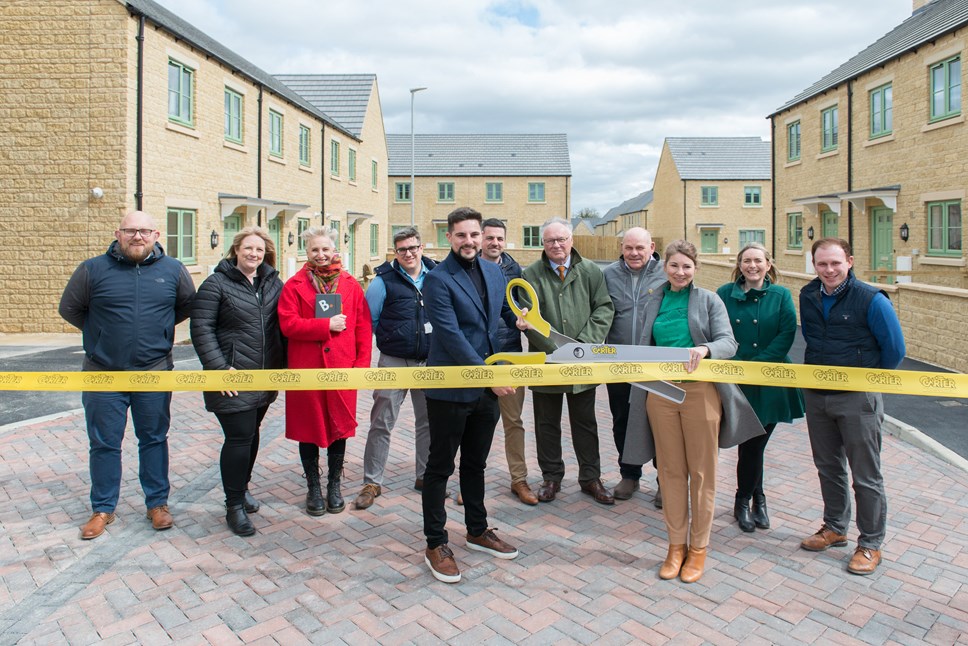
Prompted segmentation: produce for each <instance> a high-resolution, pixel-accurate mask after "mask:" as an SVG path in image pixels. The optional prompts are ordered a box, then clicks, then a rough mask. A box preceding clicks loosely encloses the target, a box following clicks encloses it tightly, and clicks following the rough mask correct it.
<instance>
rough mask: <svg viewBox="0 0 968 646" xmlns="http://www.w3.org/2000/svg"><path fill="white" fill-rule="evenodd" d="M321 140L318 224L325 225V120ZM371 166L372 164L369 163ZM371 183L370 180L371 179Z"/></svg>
mask: <svg viewBox="0 0 968 646" xmlns="http://www.w3.org/2000/svg"><path fill="white" fill-rule="evenodd" d="M322 135H323V140H322V142H321V143H320V144H319V224H320V226H326V168H325V167H324V164H325V162H326V122H325V121H324V122H323V130H322ZM371 168H372V165H371ZM371 183H372V180H371Z"/></svg>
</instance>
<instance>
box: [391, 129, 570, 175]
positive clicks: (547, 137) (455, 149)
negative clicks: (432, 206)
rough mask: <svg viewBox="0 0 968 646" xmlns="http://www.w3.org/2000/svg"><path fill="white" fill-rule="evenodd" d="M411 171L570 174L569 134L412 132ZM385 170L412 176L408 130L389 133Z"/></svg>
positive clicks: (441, 173)
mask: <svg viewBox="0 0 968 646" xmlns="http://www.w3.org/2000/svg"><path fill="white" fill-rule="evenodd" d="M415 139H416V141H415V146H414V156H415V158H414V175H417V176H419V177H431V176H443V177H447V176H453V177H456V176H479V177H480V176H486V177H498V176H544V177H552V176H554V177H557V176H568V177H570V176H571V161H570V159H569V156H568V136H567V135H564V134H543V135H522V134H495V135H490V134H489V135H416V137H415ZM387 151H388V156H389V161H388V164H387V166H388V169H389V170H388V174H389V175H390V176H392V177H400V176H409V175H410V135H409V134H407V135H387Z"/></svg>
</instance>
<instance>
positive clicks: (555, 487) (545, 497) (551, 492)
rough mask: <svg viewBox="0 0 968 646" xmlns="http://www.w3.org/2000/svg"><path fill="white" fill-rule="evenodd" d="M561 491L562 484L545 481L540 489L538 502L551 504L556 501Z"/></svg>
mask: <svg viewBox="0 0 968 646" xmlns="http://www.w3.org/2000/svg"><path fill="white" fill-rule="evenodd" d="M559 491H561V483H560V482H553V481H551V480H545V481H544V482H542V483H541V486H540V487H538V500H539V501H541V502H551V501H552V500H554V499H555V496H556V495H557V494H558V492H559Z"/></svg>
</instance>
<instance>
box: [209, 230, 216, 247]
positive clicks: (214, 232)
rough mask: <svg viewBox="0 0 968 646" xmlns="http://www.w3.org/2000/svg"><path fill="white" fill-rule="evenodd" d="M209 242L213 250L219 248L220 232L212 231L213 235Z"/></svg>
mask: <svg viewBox="0 0 968 646" xmlns="http://www.w3.org/2000/svg"><path fill="white" fill-rule="evenodd" d="M208 242H209V244H211V245H212V249H214V248H215V247H217V246H218V231H216V230H215V229H212V235H210V236H209V237H208Z"/></svg>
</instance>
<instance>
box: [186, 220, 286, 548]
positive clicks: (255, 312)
mask: <svg viewBox="0 0 968 646" xmlns="http://www.w3.org/2000/svg"><path fill="white" fill-rule="evenodd" d="M275 264H276V249H275V245H274V244H273V242H272V239H271V238H270V237H269V234H268V233H267V232H266V231H265V230H264V229H260V228H258V227H247V228H245V229H242V230H241V231H239V233H237V234H236V235H235V238H234V239H233V240H232V248H231V249H230V250H229V252H228V254H227V255H226V257H225V259H224V260H222V261H221V262H220V263H219V264H218V266H217V267H216V268H215V272H214V273H213V274H212V275H211V276H209V277H208V278H206V279H205V282H203V283H202V285H201V286H200V287H199V288H198V294H197V296H196V297H195V301H194V303H193V305H192V320H191V334H192V344H193V345H194V346H195V352H196V353H197V354H198V358H199V360H200V361H201V363H202V367H203V368H204V369H205V370H259V369H277V368H282V367H283V366H284V362H285V355H286V353H285V349H284V347H283V341H282V334H281V333H280V332H279V317H278V315H277V314H276V306H277V304H278V302H279V294H280V293H281V292H282V281H281V280H280V279H279V273H278V272H277V271H276V269H275ZM277 395H278V393H277V392H276V391H247V392H246V391H243V392H236V391H233V390H223V391H222V392H220V393H219V392H214V391H213V392H209V391H206V392H205V393H204V396H205V408H206V409H207V410H209V411H211V412H213V413H215V417H217V418H218V421H219V423H220V424H221V425H222V431H223V433H224V434H225V443H224V444H223V445H222V455H221V458H220V460H219V466H220V467H221V471H222V487H223V488H224V489H225V509H226V514H225V522H226V523H228V526H229V528H230V529H231V530H232V531H233V532H235V533H236V534H238V535H239V536H251V535H252V534H254V533H255V526H254V525H253V524H252V521H251V520H250V519H249V516H248V514H251V513H255V512H257V511H258V510H259V503H258V502H256V500H255V498H253V497H252V495H251V494H250V493H249V488H248V487H249V479H250V478H251V477H252V467H253V465H255V458H256V454H257V453H258V452H259V425H260V424H261V423H262V418H263V417H265V414H266V411H267V410H269V404H271V403H272V402H273V401H275V399H276V396H277Z"/></svg>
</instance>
